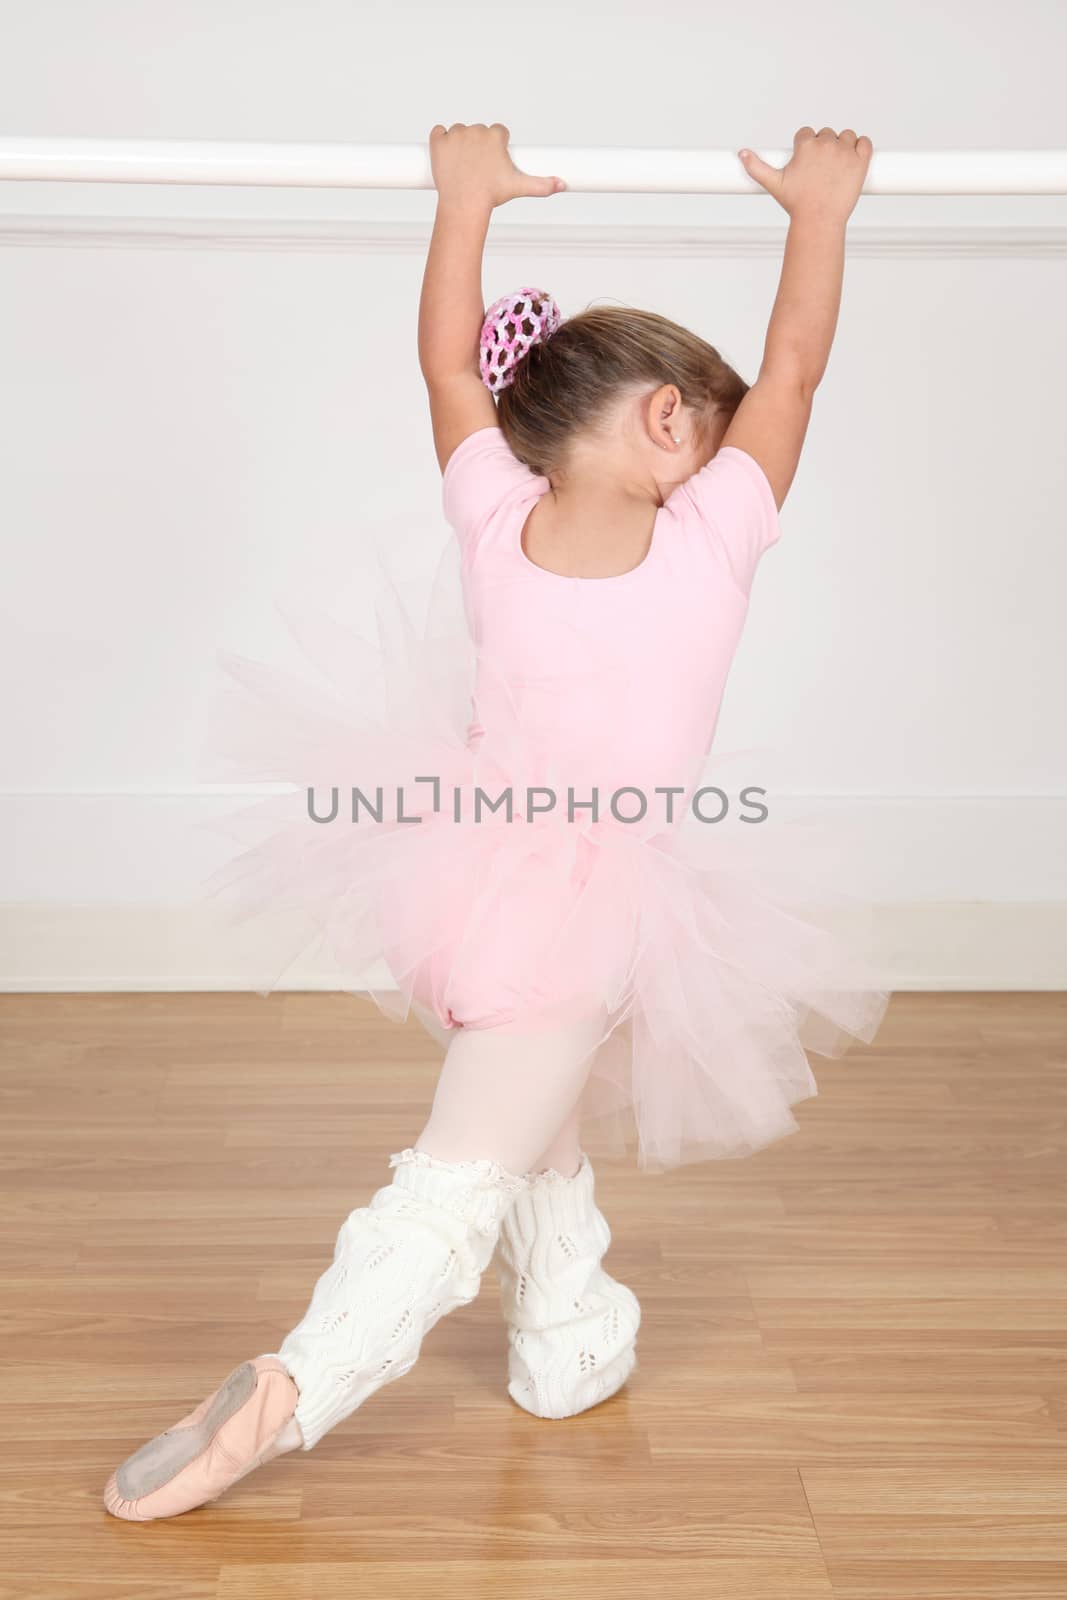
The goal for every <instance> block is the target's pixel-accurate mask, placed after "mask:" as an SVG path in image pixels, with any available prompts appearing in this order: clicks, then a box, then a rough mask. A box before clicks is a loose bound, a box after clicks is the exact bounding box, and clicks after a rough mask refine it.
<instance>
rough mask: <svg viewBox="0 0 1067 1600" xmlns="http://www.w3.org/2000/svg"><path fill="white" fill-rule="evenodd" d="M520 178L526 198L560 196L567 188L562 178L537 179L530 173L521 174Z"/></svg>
mask: <svg viewBox="0 0 1067 1600" xmlns="http://www.w3.org/2000/svg"><path fill="white" fill-rule="evenodd" d="M519 178H520V180H521V182H522V185H523V188H522V193H523V195H524V196H525V195H548V194H558V193H559V191H560V190H561V189H565V188H566V187H567V185H566V184H565V183H564V181H563V179H562V178H554V177H553V178H535V177H533V176H532V175H531V174H530V173H528V172H520V173H519Z"/></svg>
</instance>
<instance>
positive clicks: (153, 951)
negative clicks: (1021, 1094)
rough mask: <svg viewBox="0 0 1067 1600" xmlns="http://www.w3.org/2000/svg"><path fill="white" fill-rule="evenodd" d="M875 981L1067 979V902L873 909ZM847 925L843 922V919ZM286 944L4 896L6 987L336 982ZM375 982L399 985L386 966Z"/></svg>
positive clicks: (181, 921) (180, 911) (194, 919)
mask: <svg viewBox="0 0 1067 1600" xmlns="http://www.w3.org/2000/svg"><path fill="white" fill-rule="evenodd" d="M873 919H874V920H873V926H874V942H875V957H876V963H877V976H878V980H879V981H880V982H881V983H883V984H884V985H885V987H887V988H890V989H895V990H942V989H943V990H1060V989H1065V988H1067V902H1058V901H1035V902H1029V903H1023V902H1020V903H1004V902H983V901H974V902H966V901H940V902H934V901H931V902H925V903H918V902H914V903H893V904H885V905H879V906H876V907H874V908H873ZM841 931H842V932H843V933H845V934H846V935H847V927H844V928H842V929H841ZM280 948H282V946H281V944H280V943H279V942H278V938H277V936H274V937H272V938H271V939H270V942H269V944H268V943H267V942H265V937H264V935H263V932H262V930H259V931H253V930H252V929H251V928H250V927H244V928H241V927H237V928H234V927H228V926H226V925H225V923H224V922H223V921H222V920H221V919H220V918H219V916H218V914H217V913H214V914H213V913H212V912H211V910H210V908H208V907H204V906H199V905H172V906H163V905H156V906H146V905H128V906H99V905H62V904H52V905H39V904H37V905H35V904H10V903H9V904H7V905H5V906H4V907H3V908H2V915H0V990H2V991H4V992H6V993H38V994H48V993H69V992H87V993H88V992H103V993H110V992H118V993H126V992H135V991H157V992H158V991H174V992H179V993H180V992H191V993H192V992H203V991H207V990H212V991H230V990H232V991H242V990H253V991H254V990H258V989H262V988H266V987H277V988H278V989H282V990H290V991H299V990H324V991H326V990H333V989H337V988H339V987H342V985H340V984H339V983H338V979H337V972H336V969H335V968H334V967H333V966H332V964H331V962H330V961H329V959H328V956H327V955H325V954H323V955H321V956H319V957H305V958H304V959H303V960H301V961H298V962H296V963H294V964H293V965H292V966H291V967H290V968H289V969H288V970H287V971H286V972H284V973H283V974H279V973H278V972H276V971H274V970H272V958H273V960H274V961H275V962H276V961H277V951H278V950H279V949H280ZM365 983H366V986H367V987H368V988H371V987H373V988H383V989H384V988H389V987H391V986H392V985H391V982H390V976H389V973H388V972H387V971H386V970H385V969H384V968H379V969H373V970H372V971H370V972H368V973H367V974H366V975H365Z"/></svg>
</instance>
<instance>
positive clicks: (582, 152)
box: [0, 137, 1067, 195]
mask: <svg viewBox="0 0 1067 1600" xmlns="http://www.w3.org/2000/svg"><path fill="white" fill-rule="evenodd" d="M511 154H512V157H513V159H514V161H515V163H516V165H517V166H519V167H521V168H522V169H523V171H524V172H530V173H535V174H539V175H549V174H556V175H558V176H559V177H561V178H563V179H564V180H565V182H566V184H567V187H568V189H570V190H573V191H575V192H579V193H581V192H589V193H603V194H608V193H631V194H762V193H764V191H763V189H761V187H760V186H759V184H757V183H756V182H755V180H754V179H752V178H750V177H749V176H748V174H747V172H746V171H745V169H744V167H743V166H742V165H741V161H740V159H739V157H738V156H737V154H736V152H735V151H733V150H670V149H662V150H640V149H621V148H620V149H615V148H611V147H608V146H604V147H601V148H593V147H579V148H575V149H571V148H568V147H566V146H553V145H520V146H517V147H512V151H511ZM756 154H757V155H759V156H762V158H763V160H764V161H767V162H769V163H770V164H771V165H772V166H775V167H782V166H784V165H785V163H786V162H787V161H788V159H789V156H790V154H791V152H790V151H788V150H757V151H756ZM10 179H16V180H25V181H27V182H40V181H44V182H57V183H190V184H238V185H241V184H255V185H259V184H264V185H270V186H278V187H287V186H294V187H299V188H330V189H333V188H337V189H432V188H433V179H432V176H431V173H430V158H429V151H428V148H427V146H426V145H423V144H310V143H309V144H301V143H297V144H255V143H249V142H245V143H240V142H238V143H233V142H228V141H227V142H219V143H216V142H214V141H212V140H206V139H204V140H196V139H29V138H27V139H23V138H12V137H8V138H0V180H10ZM863 193H864V194H959V195H963V194H1067V150H876V151H875V152H874V155H873V156H872V157H871V163H870V166H869V168H868V170H867V181H866V183H865V184H864V186H863Z"/></svg>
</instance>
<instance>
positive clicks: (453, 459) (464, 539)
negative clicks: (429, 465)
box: [441, 428, 550, 548]
mask: <svg viewBox="0 0 1067 1600" xmlns="http://www.w3.org/2000/svg"><path fill="white" fill-rule="evenodd" d="M549 487H550V485H549V482H548V479H547V478H540V477H538V476H537V474H536V473H534V472H531V471H530V469H529V467H527V466H525V465H524V463H523V462H521V461H520V460H519V459H518V458H517V456H515V455H513V454H512V451H511V448H510V446H509V445H508V444H507V442H506V441H505V439H504V435H503V434H502V433H501V431H500V429H499V428H477V429H476V430H475V431H474V433H469V434H468V435H467V437H466V438H465V439H464V440H463V441H462V442H461V443H460V444H458V445H457V446H456V448H455V450H453V452H452V454H451V455H450V456H449V458H448V460H447V462H446V463H445V470H444V475H443V477H442V479H441V503H442V508H443V510H444V514H445V521H446V522H447V523H448V524H449V526H450V527H452V528H453V529H454V530H455V532H456V534H457V536H458V538H459V541H460V544H461V545H462V546H463V547H464V548H473V547H474V546H475V545H476V544H477V543H478V542H479V540H480V539H481V538H482V537H483V536H484V534H485V532H486V530H487V529H488V528H489V527H490V525H491V524H492V522H493V521H494V519H495V518H496V517H497V516H498V515H499V514H500V513H501V512H502V511H504V510H506V509H508V508H511V507H513V506H516V505H519V504H521V503H523V502H524V501H532V500H535V499H537V497H538V496H539V495H541V494H544V493H545V491H546V490H547V489H548V488H549Z"/></svg>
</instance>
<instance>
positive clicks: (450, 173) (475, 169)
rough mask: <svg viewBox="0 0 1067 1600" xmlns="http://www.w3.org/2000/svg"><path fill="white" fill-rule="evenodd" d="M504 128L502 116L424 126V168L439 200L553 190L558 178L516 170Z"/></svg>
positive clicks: (494, 198)
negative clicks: (426, 128)
mask: <svg viewBox="0 0 1067 1600" xmlns="http://www.w3.org/2000/svg"><path fill="white" fill-rule="evenodd" d="M510 137H511V136H510V134H509V132H508V129H507V128H505V126H504V124H503V123H502V122H494V123H492V124H491V125H490V126H488V127H487V126H486V124H485V123H484V122H474V123H471V124H470V125H469V126H468V125H467V124H466V123H464V122H454V123H453V124H452V126H451V127H450V128H447V129H446V128H445V127H444V126H443V125H442V124H441V123H440V122H438V123H436V124H435V126H434V127H432V128H431V129H430V169H431V171H432V172H433V181H434V184H435V186H436V188H437V193H438V195H439V196H440V197H441V199H442V200H447V201H450V202H451V201H457V200H458V201H460V202H461V203H464V202H470V203H472V204H475V205H478V204H480V205H487V206H501V205H503V204H504V202H505V201H506V200H517V199H519V198H521V197H522V196H525V195H549V194H558V193H559V191H560V190H561V189H565V188H566V187H567V185H566V184H565V183H564V181H563V179H562V178H555V177H553V178H532V177H530V175H529V174H528V173H525V172H520V171H519V169H518V167H517V166H516V165H515V163H514V162H513V161H512V159H511V156H510V155H509V154H508V139H509V138H510Z"/></svg>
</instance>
